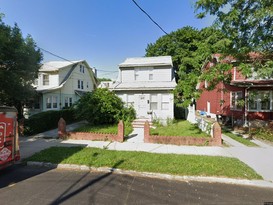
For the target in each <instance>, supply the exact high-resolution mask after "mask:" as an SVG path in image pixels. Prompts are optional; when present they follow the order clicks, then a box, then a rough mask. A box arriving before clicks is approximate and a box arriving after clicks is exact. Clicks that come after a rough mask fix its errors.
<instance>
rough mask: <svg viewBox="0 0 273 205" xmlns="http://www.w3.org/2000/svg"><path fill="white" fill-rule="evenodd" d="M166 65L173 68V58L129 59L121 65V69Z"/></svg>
mask: <svg viewBox="0 0 273 205" xmlns="http://www.w3.org/2000/svg"><path fill="white" fill-rule="evenodd" d="M165 65H168V66H173V62H172V57H171V56H157V57H137V58H127V59H126V60H125V61H124V62H123V63H121V64H119V67H120V68H124V67H143V66H165Z"/></svg>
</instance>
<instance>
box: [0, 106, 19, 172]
mask: <svg viewBox="0 0 273 205" xmlns="http://www.w3.org/2000/svg"><path fill="white" fill-rule="evenodd" d="M18 160H20V152H19V137H18V122H17V110H16V109H15V108H13V107H6V106H0V169H3V168H5V167H7V166H9V165H12V164H14V162H16V161H18Z"/></svg>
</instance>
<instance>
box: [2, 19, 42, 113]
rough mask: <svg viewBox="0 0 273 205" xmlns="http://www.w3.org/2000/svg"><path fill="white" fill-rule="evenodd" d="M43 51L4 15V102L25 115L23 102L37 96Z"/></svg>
mask: <svg viewBox="0 0 273 205" xmlns="http://www.w3.org/2000/svg"><path fill="white" fill-rule="evenodd" d="M41 60H42V53H41V52H40V50H39V49H37V47H36V44H35V42H34V40H33V39H32V38H31V36H30V35H28V36H27V37H26V38H23V36H22V33H21V30H20V29H19V27H18V26H17V24H15V25H14V27H10V26H8V25H6V24H5V23H4V22H3V21H2V19H1V18H0V104H2V105H9V106H15V107H16V108H17V109H18V112H19V113H18V115H19V117H22V103H24V102H26V101H27V100H28V99H29V98H31V97H32V96H33V95H34V88H33V86H32V84H33V82H34V80H35V78H37V75H38V70H39V67H40V62H41Z"/></svg>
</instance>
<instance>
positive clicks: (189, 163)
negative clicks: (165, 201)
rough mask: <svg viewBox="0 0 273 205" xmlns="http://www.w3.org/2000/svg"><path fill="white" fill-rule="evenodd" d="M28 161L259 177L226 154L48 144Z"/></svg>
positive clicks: (200, 174) (202, 174)
mask: <svg viewBox="0 0 273 205" xmlns="http://www.w3.org/2000/svg"><path fill="white" fill-rule="evenodd" d="M27 161H39V162H51V163H54V164H59V163H62V164H78V165H87V166H92V167H109V168H119V169H123V170H135V171H140V172H154V173H165V174H173V175H187V176H218V177H230V178H242V179H262V177H261V176H259V175H258V174H257V173H255V172H254V171H253V170H252V169H251V168H250V167H248V166H247V165H245V164H244V163H242V162H241V161H239V160H238V159H235V158H229V157H213V156H199V155H175V154H155V153H147V152H135V151H132V152H130V151H113V150H106V149H99V148H90V147H87V148H86V147H51V148H49V149H47V150H43V151H41V152H40V153H37V154H35V155H33V156H32V157H30V158H28V159H27Z"/></svg>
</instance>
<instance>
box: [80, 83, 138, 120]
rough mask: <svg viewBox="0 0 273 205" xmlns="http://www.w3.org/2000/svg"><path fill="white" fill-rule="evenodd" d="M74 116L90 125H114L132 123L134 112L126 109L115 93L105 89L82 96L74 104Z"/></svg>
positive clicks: (131, 109)
mask: <svg viewBox="0 0 273 205" xmlns="http://www.w3.org/2000/svg"><path fill="white" fill-rule="evenodd" d="M75 109H76V116H77V118H79V119H82V120H87V121H88V122H89V123H91V124H95V125H99V124H115V123H118V121H119V120H123V121H125V122H126V121H130V122H131V121H132V120H133V119H135V110H134V109H133V108H126V107H125V106H124V103H123V102H122V100H121V99H120V98H119V97H118V96H117V95H115V93H113V92H111V91H109V90H108V89H105V88H99V89H96V90H95V91H94V92H92V93H87V94H86V95H84V96H83V97H82V98H81V99H80V100H79V101H78V102H77V103H76V104H75Z"/></svg>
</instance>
